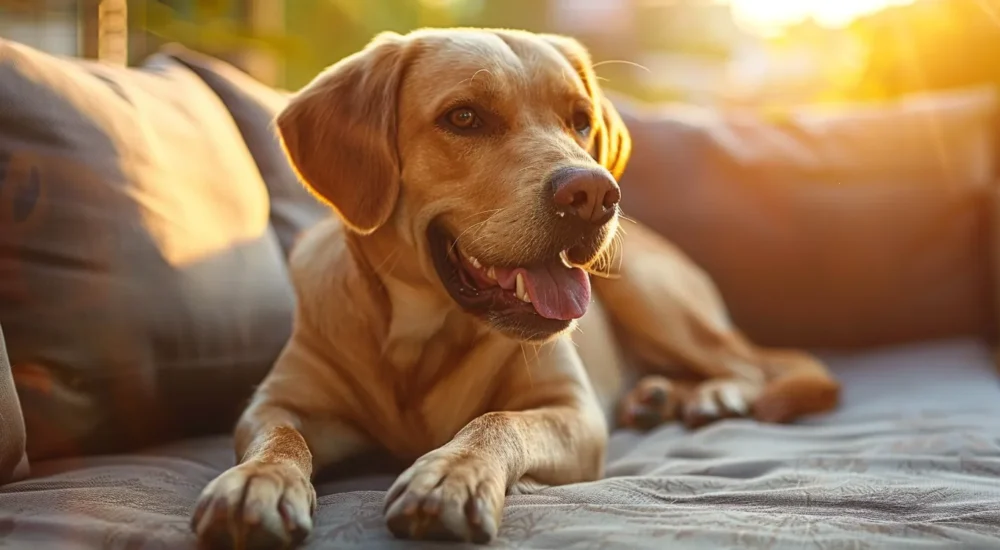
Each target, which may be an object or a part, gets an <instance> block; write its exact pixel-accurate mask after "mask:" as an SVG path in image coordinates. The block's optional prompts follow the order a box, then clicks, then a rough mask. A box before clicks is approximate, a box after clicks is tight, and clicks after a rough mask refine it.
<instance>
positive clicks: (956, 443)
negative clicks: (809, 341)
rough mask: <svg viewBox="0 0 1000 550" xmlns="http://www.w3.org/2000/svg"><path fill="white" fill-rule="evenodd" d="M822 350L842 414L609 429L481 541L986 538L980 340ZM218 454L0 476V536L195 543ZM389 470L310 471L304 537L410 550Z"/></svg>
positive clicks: (996, 497) (989, 481) (513, 501)
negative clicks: (401, 537) (585, 474)
mask: <svg viewBox="0 0 1000 550" xmlns="http://www.w3.org/2000/svg"><path fill="white" fill-rule="evenodd" d="M830 361H831V363H832V364H833V366H834V369H835V370H836V372H837V373H838V375H840V376H841V377H842V378H843V379H844V382H845V389H844V406H843V408H842V409H841V410H840V411H838V412H836V413H834V414H831V415H828V416H824V417H819V418H815V419H812V420H810V421H808V422H804V423H802V424H800V425H793V426H774V425H758V424H756V423H754V422H751V421H746V420H730V421H723V422H720V423H718V424H716V425H714V426H711V427H709V428H706V429H703V430H701V431H697V432H694V433H686V432H684V431H682V430H681V429H680V428H678V427H673V426H668V427H664V428H662V429H660V430H657V431H655V432H653V433H651V434H649V435H646V436H642V435H638V434H635V433H631V432H620V433H617V434H615V436H614V437H613V440H612V448H611V452H610V456H609V464H608V470H607V473H608V476H609V477H608V478H607V479H604V480H602V481H598V482H595V483H586V484H579V485H572V486H566V487H557V488H551V489H547V490H544V491H542V492H540V493H538V494H535V495H525V496H512V497H510V498H509V499H508V505H507V507H506V509H505V510H504V520H503V524H502V527H501V529H500V536H499V540H498V541H497V542H496V543H495V544H494V546H493V547H495V548H538V549H559V550H562V549H566V548H629V549H645V548H648V549H650V550H660V549H662V548H670V549H677V550H684V549H701V548H706V549H708V548H769V549H773V550H778V549H785V548H787V549H794V550H798V549H800V548H816V549H820V550H822V549H843V548H851V549H860V550H865V549H882V548H942V549H955V548H976V549H989V548H997V547H1000V425H998V423H997V422H996V418H997V415H998V414H1000V386H998V383H997V379H996V375H995V373H994V371H993V367H992V363H991V358H990V354H989V351H988V350H987V349H986V348H985V346H983V345H981V344H978V343H974V342H966V341H951V342H939V343H935V344H926V345H917V346H910V347H907V348H897V349H886V350H882V351H877V352H873V353H869V354H865V355H860V356H831V357H830ZM232 462H233V456H232V450H231V448H230V442H229V440H228V439H226V438H217V439H210V440H196V441H188V442H184V443H181V444H175V445H172V446H170V447H166V448H160V449H155V450H152V451H149V452H147V453H142V454H136V455H127V456H109V457H97V458H89V459H85V460H60V461H51V462H47V463H42V464H39V465H37V466H36V467H35V469H34V472H33V474H34V476H35V477H34V478H33V479H30V480H26V481H22V482H18V483H13V484H11V485H8V486H6V487H4V488H2V489H0V547H2V546H3V545H4V544H6V545H7V546H8V547H11V548H20V547H21V546H27V545H29V544H30V545H31V547H34V548H46V549H47V550H48V549H51V550H60V549H63V548H67V549H69V548H128V549H130V550H139V549H161V548H169V549H177V550H182V549H186V548H194V540H193V537H192V535H191V534H190V532H189V529H188V524H187V522H188V517H189V514H190V512H191V510H192V508H193V506H194V502H195V499H196V498H197V496H198V494H199V492H200V490H201V489H202V487H203V486H204V485H205V484H206V483H208V482H209V481H210V480H211V479H212V478H213V477H214V476H215V475H217V474H218V473H219V472H220V471H222V470H223V469H224V468H225V467H226V466H228V465H230V464H232ZM391 481H392V476H391V475H369V476H366V477H353V478H350V479H346V480H340V481H333V482H326V483H321V484H320V485H319V491H318V492H319V494H320V498H319V510H318V513H317V516H316V528H315V532H314V534H313V535H312V537H311V538H310V539H309V544H308V547H307V548H312V549H320V548H324V549H325V548H329V549H346V548H372V549H382V548H400V549H405V548H414V547H415V546H414V545H413V544H412V543H404V542H399V541H394V540H393V539H392V538H391V536H390V535H389V533H388V531H387V530H386V529H385V526H384V522H383V519H382V510H381V503H382V498H383V496H384V492H383V491H384V490H385V489H386V488H387V487H388V485H389V483H390V482H391ZM419 547H420V548H443V549H451V548H461V547H462V546H459V545H444V544H442V545H431V544H427V545H420V546H419Z"/></svg>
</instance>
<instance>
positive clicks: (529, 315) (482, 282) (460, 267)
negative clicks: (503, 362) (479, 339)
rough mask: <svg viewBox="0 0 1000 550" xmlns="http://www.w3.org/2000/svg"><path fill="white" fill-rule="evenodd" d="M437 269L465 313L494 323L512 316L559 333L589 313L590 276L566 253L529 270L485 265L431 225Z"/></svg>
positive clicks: (521, 322)
mask: <svg viewBox="0 0 1000 550" xmlns="http://www.w3.org/2000/svg"><path fill="white" fill-rule="evenodd" d="M428 239H429V242H430V246H431V251H432V252H431V253H432V255H433V259H434V267H435V268H436V269H437V272H438V276H439V277H440V278H441V281H442V283H444V286H445V288H446V289H447V290H448V293H449V294H450V295H451V297H452V299H454V300H455V301H456V302H457V303H458V304H459V305H460V306H461V307H462V308H463V309H465V310H466V311H468V312H470V313H474V314H478V315H482V316H487V317H489V318H490V319H491V320H498V318H508V320H510V321H515V322H516V323H517V324H518V325H522V326H523V325H529V326H524V327H523V328H525V329H530V332H540V333H550V334H552V333H556V332H559V331H561V330H563V329H564V328H566V327H567V326H568V325H569V323H570V322H571V321H573V320H574V319H579V318H580V317H582V316H583V315H584V313H586V312H587V306H588V305H589V304H590V277H589V275H588V274H587V272H586V271H584V270H583V269H581V268H579V267H575V266H572V265H570V264H569V262H568V261H567V259H566V255H565V253H563V254H559V255H558V256H556V257H554V258H552V259H551V260H549V261H545V262H539V263H535V264H533V265H525V266H490V265H483V263H482V262H480V261H479V260H478V259H476V258H475V257H474V256H471V255H468V254H466V253H465V252H463V251H462V249H461V247H460V246H459V245H458V243H456V242H455V239H453V238H452V237H451V236H450V235H449V234H448V233H447V232H446V231H445V230H444V229H443V228H441V227H439V226H436V225H433V224H432V225H431V227H430V229H428Z"/></svg>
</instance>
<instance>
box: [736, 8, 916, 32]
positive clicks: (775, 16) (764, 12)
mask: <svg viewBox="0 0 1000 550" xmlns="http://www.w3.org/2000/svg"><path fill="white" fill-rule="evenodd" d="M912 1H913V0H729V3H730V4H731V5H732V7H733V14H734V16H735V17H736V19H737V20H738V21H739V22H740V23H741V24H743V25H745V26H746V27H748V28H750V29H753V30H757V31H761V32H773V31H776V30H778V29H780V28H781V27H784V26H786V25H790V24H794V23H797V22H799V21H802V20H804V19H806V18H809V17H811V18H813V19H814V20H815V21H816V22H817V23H819V24H820V25H823V26H827V27H839V26H843V25H846V24H848V23H850V22H851V21H853V20H854V19H855V18H857V17H860V16H863V15H867V14H870V13H874V12H876V11H879V10H881V9H883V8H886V7H889V6H893V5H900V4H909V3H912Z"/></svg>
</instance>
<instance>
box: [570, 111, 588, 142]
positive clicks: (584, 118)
mask: <svg viewBox="0 0 1000 550" xmlns="http://www.w3.org/2000/svg"><path fill="white" fill-rule="evenodd" d="M573 130H574V131H575V132H576V133H578V134H580V135H581V136H584V137H586V136H587V135H589V134H590V115H588V114H587V113H585V112H583V111H577V112H576V113H575V114H574V115H573Z"/></svg>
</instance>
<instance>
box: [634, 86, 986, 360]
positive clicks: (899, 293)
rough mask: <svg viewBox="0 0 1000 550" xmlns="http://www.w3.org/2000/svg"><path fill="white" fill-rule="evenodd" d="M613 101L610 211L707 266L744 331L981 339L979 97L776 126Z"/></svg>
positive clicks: (837, 339) (804, 117) (823, 338)
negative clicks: (616, 124)
mask: <svg viewBox="0 0 1000 550" xmlns="http://www.w3.org/2000/svg"><path fill="white" fill-rule="evenodd" d="M620 107H621V110H622V111H624V112H623V117H624V119H625V121H626V123H627V124H628V125H629V128H630V130H631V132H632V136H633V140H634V146H635V150H634V153H633V157H632V162H631V164H630V165H629V168H628V170H627V172H626V174H625V176H624V178H623V183H622V185H623V195H624V198H623V205H622V206H623V209H624V212H625V213H626V214H627V215H629V216H631V217H633V218H636V219H638V220H640V221H643V222H645V223H647V224H649V225H651V226H652V227H654V228H655V229H657V230H658V231H660V232H662V233H663V234H664V235H666V236H667V237H669V238H670V239H672V240H673V241H674V242H676V243H677V244H678V245H679V246H680V247H681V248H682V249H684V250H685V251H686V252H687V253H688V254H690V255H691V257H692V258H693V259H694V260H695V261H696V262H698V263H699V264H700V265H702V266H703V267H704V268H706V269H707V271H708V272H709V273H710V274H711V275H712V277H713V278H714V279H715V281H716V282H717V284H718V285H719V287H720V289H721V291H722V294H723V296H724V297H725V299H726V301H727V303H728V304H729V307H730V308H731V310H732V313H733V317H734V319H735V321H736V323H737V324H738V325H739V326H740V327H742V328H743V329H744V330H746V331H747V332H748V333H749V335H750V336H751V337H752V338H754V339H756V340H758V341H759V342H761V343H768V344H774V345H796V346H817V347H854V346H865V345H879V344H888V343H892V342H898V341H906V340H915V339H925V338H934V337H946V336H952V335H984V334H987V333H988V331H989V327H990V325H991V324H992V322H993V315H992V311H991V305H990V302H991V298H990V286H989V271H990V267H989V262H990V260H989V256H990V255H989V254H988V252H987V250H988V244H987V242H988V240H989V235H988V229H987V225H988V224H987V220H988V201H987V200H986V198H987V195H988V194H989V193H990V187H991V186H990V184H991V182H992V180H993V174H994V166H993V149H992V146H993V137H994V135H993V134H994V125H995V119H994V117H995V111H996V102H995V98H994V96H993V94H992V93H987V92H980V91H971V92H961V93H954V94H948V95H942V96H933V97H925V98H913V99H908V100H905V101H901V102H898V103H895V104H889V105H881V106H873V107H864V108H853V109H843V110H839V111H836V112H822V111H818V110H813V111H808V110H800V111H797V112H793V113H792V114H791V115H789V116H787V117H783V118H782V119H780V120H779V119H769V118H768V117H765V116H754V115H751V114H733V115H726V114H723V113H719V112H717V111H709V110H699V109H688V108H679V107H678V108H672V107H665V108H662V109H658V110H656V111H652V110H644V109H641V108H640V107H638V106H636V105H629V104H626V103H624V102H622V103H620Z"/></svg>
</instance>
